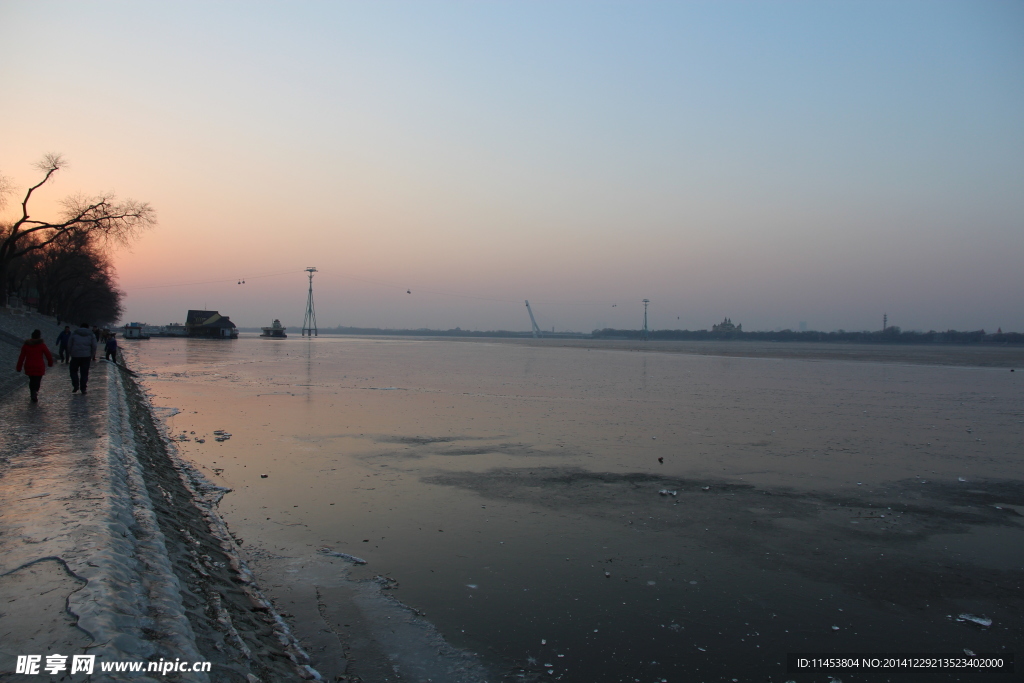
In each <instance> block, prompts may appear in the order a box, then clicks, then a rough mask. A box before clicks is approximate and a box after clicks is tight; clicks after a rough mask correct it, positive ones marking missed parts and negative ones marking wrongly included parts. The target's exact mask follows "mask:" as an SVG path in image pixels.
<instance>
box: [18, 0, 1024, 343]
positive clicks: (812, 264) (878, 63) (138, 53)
mask: <svg viewBox="0 0 1024 683" xmlns="http://www.w3.org/2000/svg"><path fill="white" fill-rule="evenodd" d="M83 37H87V38H83ZM41 46H45V49H41ZM0 74H2V75H3V78H4V83H5V96H6V101H7V103H8V106H6V107H4V108H3V109H2V110H0V126H2V127H3V130H5V131H6V135H5V136H4V139H3V142H2V145H0V173H2V174H3V175H5V176H8V177H10V178H11V179H12V180H13V182H14V184H15V185H16V187H17V188H19V189H22V190H23V189H24V188H25V187H27V186H28V185H29V184H31V183H32V182H33V181H34V180H35V179H36V177H37V176H36V172H35V171H34V169H33V168H32V164H33V163H34V162H35V161H37V160H38V159H39V158H40V157H41V156H42V155H43V154H44V153H47V152H60V153H63V154H64V155H65V157H66V158H67V159H68V161H69V167H68V169H67V170H66V171H61V174H60V176H59V177H58V178H57V179H56V182H55V183H54V184H53V187H49V188H47V189H46V191H45V192H44V193H42V195H41V196H40V197H39V200H40V202H39V207H40V211H42V210H43V209H46V210H49V211H52V212H55V211H56V208H57V205H56V201H57V200H59V199H60V198H61V197H63V196H66V195H68V194H73V193H76V192H84V193H87V194H95V193H100V192H108V191H114V192H116V193H117V194H118V195H119V196H120V197H132V198H135V199H139V200H144V201H148V202H150V203H151V204H152V205H153V206H154V207H155V208H156V210H157V215H158V220H159V226H158V227H157V228H156V229H155V230H153V231H150V232H148V233H146V234H144V235H143V236H142V237H141V238H140V239H139V241H138V242H137V243H136V244H135V245H134V247H133V248H132V250H131V251H130V252H129V251H124V250H122V251H118V252H117V253H116V257H115V262H116V266H117V269H118V273H119V280H120V285H121V288H122V289H123V290H124V291H125V293H126V298H125V306H126V308H125V316H124V321H125V322H127V321H128V320H138V321H143V322H148V323H151V324H166V323H170V322H175V321H177V322H183V321H184V316H185V313H186V311H187V310H188V309H190V308H204V309H205V308H209V309H215V310H219V311H220V312H221V313H223V314H225V315H229V316H230V317H231V319H232V320H233V321H234V322H235V323H236V324H238V325H239V326H243V327H259V326H262V325H269V324H270V322H271V321H272V320H273V319H274V318H279V319H280V320H281V321H282V323H284V324H285V325H288V326H289V327H291V328H293V329H295V330H297V329H298V327H299V326H301V323H302V316H303V312H304V309H305V300H306V288H307V280H306V275H305V273H304V269H305V268H306V267H308V266H315V267H317V268H318V271H319V272H318V273H317V274H316V277H315V279H314V291H315V297H316V304H317V309H316V312H317V319H318V324H319V325H320V326H321V327H333V326H335V325H339V324H341V325H347V326H356V327H391V328H419V327H431V328H435V329H447V328H453V327H462V328H463V329H480V330H488V329H508V330H528V329H530V321H529V316H528V314H527V311H526V309H525V306H524V303H523V301H524V300H525V299H529V300H530V303H531V306H532V307H533V309H534V313H535V315H536V316H537V323H538V325H539V326H540V327H541V328H543V329H550V328H551V327H552V326H555V328H556V329H558V330H576V331H583V332H588V331H590V330H593V329H596V328H603V327H615V328H628V329H640V327H642V325H643V304H642V303H641V301H642V300H643V299H645V298H646V299H650V301H651V304H650V308H649V319H650V328H651V329H677V328H678V329H710V327H711V325H713V324H715V323H718V322H721V321H722V319H723V318H724V317H726V316H727V317H729V318H731V319H732V320H733V321H734V322H737V323H742V324H743V327H744V329H745V330H774V329H784V328H790V329H794V330H797V329H799V327H800V325H801V324H803V323H806V325H807V327H808V329H813V330H823V331H830V330H835V329H840V328H843V329H847V330H874V329H881V324H882V323H881V321H882V315H883V314H886V313H887V314H888V316H889V324H890V325H898V326H900V327H901V328H903V329H905V330H916V329H919V330H925V331H927V330H929V329H935V330H945V329H950V328H953V329H959V330H976V329H985V330H987V331H990V332H992V331H995V330H996V329H997V328H999V327H1001V328H1002V329H1003V330H1004V331H1024V268H1022V267H1021V264H1022V263H1024V191H1022V188H1024V126H1021V125H1020V122H1021V121H1024V3H1020V2H1013V1H1006V2H974V3H963V2H940V1H934V2H853V1H850V2H841V1H840V2H831V3H816V2H760V3H749V2H692V3H689V2H688V3H668V2H651V3H632V2H599V3H581V2H550V3H512V2H489V3H454V2H422V3H397V2H380V3H321V2H310V3H301V4H273V3H250V4H245V5H239V4H227V3H192V2H182V3H173V4H157V3H152V4H138V3H128V2H104V3H96V2H47V3H35V2H24V1H15V2H7V3H4V4H3V5H2V7H0ZM11 210H12V207H10V206H9V207H8V209H7V210H6V211H5V212H3V213H0V219H6V218H9V216H10V212H11ZM243 279H244V280H245V284H238V283H239V282H241V281H242V280H243ZM186 283H204V284H191V285H190V284H186Z"/></svg>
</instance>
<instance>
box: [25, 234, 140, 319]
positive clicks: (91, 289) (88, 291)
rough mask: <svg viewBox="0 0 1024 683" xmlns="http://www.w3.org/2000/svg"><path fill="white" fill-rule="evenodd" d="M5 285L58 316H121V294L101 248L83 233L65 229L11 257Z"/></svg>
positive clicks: (27, 301)
mask: <svg viewBox="0 0 1024 683" xmlns="http://www.w3.org/2000/svg"><path fill="white" fill-rule="evenodd" d="M7 278H8V286H9V287H10V291H11V292H16V293H17V294H18V296H19V298H20V299H21V300H22V301H24V302H25V303H27V304H30V305H31V306H33V307H34V308H36V309H37V310H38V311H39V312H40V313H43V314H45V315H52V316H55V317H56V318H57V319H58V320H70V321H73V322H76V323H77V322H79V321H81V320H88V321H93V322H96V323H110V322H114V321H116V320H118V319H119V318H120V317H121V312H122V307H121V300H122V298H123V296H124V294H123V293H122V292H121V290H119V289H118V288H117V282H116V278H115V272H114V266H113V265H112V264H111V263H110V257H109V256H108V255H107V252H106V251H105V250H104V249H103V248H101V246H100V245H99V244H97V243H96V239H95V238H94V237H91V236H90V235H89V234H88V233H71V234H68V235H64V236H62V237H61V238H59V239H57V240H54V241H53V242H51V243H50V244H48V245H46V246H44V247H41V248H39V249H34V250H31V251H29V252H28V253H26V254H24V255H22V256H21V257H20V258H18V259H15V260H14V261H13V262H12V263H11V265H10V266H9V268H8V273H7Z"/></svg>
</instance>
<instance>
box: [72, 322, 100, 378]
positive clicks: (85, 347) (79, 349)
mask: <svg viewBox="0 0 1024 683" xmlns="http://www.w3.org/2000/svg"><path fill="white" fill-rule="evenodd" d="M68 353H69V354H70V355H71V367H70V368H69V369H70V370H71V393H72V394H74V393H76V392H77V391H78V390H79V389H81V390H82V393H83V394H84V393H86V388H87V387H88V385H89V364H90V363H92V362H93V361H94V360H96V335H94V334H93V332H92V330H90V329H89V323H82V324H81V325H80V326H79V328H78V329H77V330H75V331H74V332H73V333H72V335H71V339H70V340H69V341H68Z"/></svg>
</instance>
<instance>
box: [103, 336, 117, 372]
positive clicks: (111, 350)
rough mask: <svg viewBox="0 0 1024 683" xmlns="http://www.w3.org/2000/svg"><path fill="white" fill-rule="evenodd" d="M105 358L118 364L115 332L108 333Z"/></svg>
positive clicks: (104, 351) (104, 344) (105, 343)
mask: <svg viewBox="0 0 1024 683" xmlns="http://www.w3.org/2000/svg"><path fill="white" fill-rule="evenodd" d="M103 353H104V359H105V360H108V361H109V360H112V361H113V362H114V364H115V365H117V335H116V334H115V333H113V332H108V333H107V341H105V342H104V343H103Z"/></svg>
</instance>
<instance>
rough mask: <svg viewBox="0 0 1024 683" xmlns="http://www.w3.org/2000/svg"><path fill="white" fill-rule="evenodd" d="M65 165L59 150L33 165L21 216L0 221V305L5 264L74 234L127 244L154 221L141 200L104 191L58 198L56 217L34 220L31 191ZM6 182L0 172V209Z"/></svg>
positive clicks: (3, 297)
mask: <svg viewBox="0 0 1024 683" xmlns="http://www.w3.org/2000/svg"><path fill="white" fill-rule="evenodd" d="M65 166H66V163H65V161H64V159H63V157H61V155H59V154H47V155H46V156H44V157H43V159H42V161H40V162H39V163H38V164H36V168H38V169H39V171H40V172H42V174H43V178H42V180H40V181H39V182H38V183H36V184H35V185H33V186H31V187H30V188H28V190H26V191H25V196H24V197H23V198H22V200H21V216H20V217H19V218H18V219H17V220H15V221H14V222H13V223H10V224H6V225H4V224H0V305H6V303H7V289H8V274H9V271H10V268H11V264H12V263H14V262H15V261H16V260H17V259H20V258H22V257H24V256H25V255H26V254H30V253H31V252H34V251H37V250H40V249H46V248H47V247H49V246H50V245H51V244H53V243H54V242H55V241H57V240H61V239H65V238H68V237H70V236H73V235H76V234H86V235H88V236H89V237H90V238H93V239H97V240H101V241H105V242H108V243H115V244H124V245H127V244H130V243H131V241H132V240H133V239H135V238H136V237H137V236H138V234H139V233H140V232H141V231H142V230H145V229H147V228H150V227H152V226H153V225H155V224H156V213H155V211H154V210H153V208H152V207H151V206H150V205H149V204H148V203H146V202H137V201H135V200H132V199H126V200H124V201H120V202H119V201H118V200H117V199H116V197H114V196H113V195H110V194H105V195H98V196H95V197H88V196H84V195H74V196H71V197H67V198H65V199H64V200H63V201H62V202H61V206H62V207H63V209H62V211H61V212H60V215H59V217H58V218H57V219H56V220H52V221H47V220H37V219H35V218H33V217H32V216H31V214H30V213H29V202H30V201H31V200H32V195H33V194H34V193H35V191H36V190H38V189H39V188H41V187H42V186H43V185H45V184H46V183H48V182H49V181H50V179H51V178H53V176H54V174H55V173H57V172H58V171H59V170H61V169H62V168H64V167H65ZM11 193H12V192H11V183H10V181H9V180H8V179H6V178H4V177H2V176H0V208H3V206H4V204H5V199H6V197H7V196H9V195H10V194H11Z"/></svg>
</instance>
